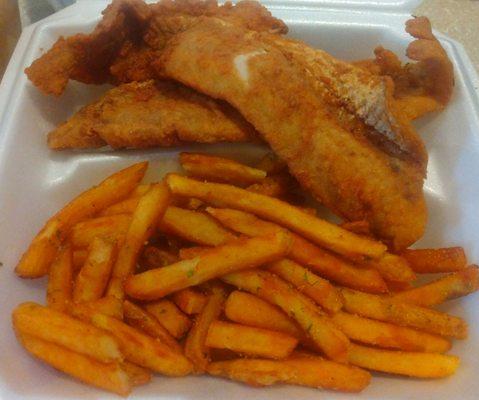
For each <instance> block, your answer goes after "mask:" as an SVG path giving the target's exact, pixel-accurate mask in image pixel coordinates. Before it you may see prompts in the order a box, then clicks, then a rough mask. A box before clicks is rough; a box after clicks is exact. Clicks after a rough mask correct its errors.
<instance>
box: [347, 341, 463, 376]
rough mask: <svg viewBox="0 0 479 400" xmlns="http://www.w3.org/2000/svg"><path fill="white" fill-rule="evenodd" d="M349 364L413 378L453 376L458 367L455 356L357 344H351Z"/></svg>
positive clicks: (457, 359) (457, 360)
mask: <svg viewBox="0 0 479 400" xmlns="http://www.w3.org/2000/svg"><path fill="white" fill-rule="evenodd" d="M349 362H350V363H351V364H353V365H356V366H358V367H362V368H366V369H370V370H373V371H380V372H386V373H389V374H398V375H406V376H412V377H415V378H443V377H446V376H449V375H452V374H454V373H455V372H456V369H457V367H458V366H459V358H458V357H456V356H449V355H445V354H436V353H408V352H403V351H392V350H383V349H374V348H372V347H366V346H359V345H357V344H351V348H350V351H349Z"/></svg>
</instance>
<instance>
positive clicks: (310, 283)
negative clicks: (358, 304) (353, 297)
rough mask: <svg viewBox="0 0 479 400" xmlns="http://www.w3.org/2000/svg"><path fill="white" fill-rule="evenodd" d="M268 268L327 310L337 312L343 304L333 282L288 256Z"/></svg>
mask: <svg viewBox="0 0 479 400" xmlns="http://www.w3.org/2000/svg"><path fill="white" fill-rule="evenodd" d="M268 270H269V271H270V272H273V273H274V274H276V275H278V276H279V277H281V278H283V279H284V280H285V281H286V282H289V283H291V284H292V285H293V286H295V287H296V289H298V291H300V292H301V293H303V294H305V295H306V296H309V297H310V298H312V299H313V300H314V301H315V302H316V303H317V304H319V305H320V306H321V307H323V308H324V309H325V310H327V311H329V312H332V313H335V312H337V311H339V310H340V309H341V307H342V306H343V304H342V301H341V298H340V296H339V293H338V292H337V290H336V289H335V287H334V286H333V285H331V283H329V282H328V281H327V280H325V279H323V278H320V277H319V276H317V275H315V274H313V273H312V272H310V271H309V270H308V269H306V268H304V267H302V266H301V265H299V264H298V263H296V262H294V261H291V260H288V259H286V258H284V259H282V260H279V261H275V262H274V263H272V264H271V265H270V266H269V267H268Z"/></svg>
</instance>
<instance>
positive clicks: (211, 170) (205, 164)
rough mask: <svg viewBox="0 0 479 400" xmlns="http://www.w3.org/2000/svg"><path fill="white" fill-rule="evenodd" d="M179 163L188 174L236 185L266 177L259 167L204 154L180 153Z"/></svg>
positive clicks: (258, 180)
mask: <svg viewBox="0 0 479 400" xmlns="http://www.w3.org/2000/svg"><path fill="white" fill-rule="evenodd" d="M180 164H181V166H182V167H183V169H184V170H185V171H186V172H187V174H188V175H191V176H194V177H196V178H201V179H207V180H211V181H213V182H226V183H231V184H233V185H237V186H248V185H252V184H253V183H257V182H261V181H262V180H263V179H264V178H266V172H265V171H263V170H261V169H256V168H252V167H248V166H247V165H244V164H240V163H239V162H236V161H233V160H230V159H228V158H223V157H217V156H210V155H206V154H196V153H180Z"/></svg>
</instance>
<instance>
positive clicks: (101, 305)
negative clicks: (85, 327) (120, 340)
mask: <svg viewBox="0 0 479 400" xmlns="http://www.w3.org/2000/svg"><path fill="white" fill-rule="evenodd" d="M69 312H70V314H71V315H73V316H75V317H77V318H79V319H82V320H84V321H90V319H91V316H92V315H93V314H96V313H100V314H105V315H109V316H110V317H113V318H116V319H123V305H122V304H121V301H120V300H118V299H117V298H116V297H113V296H106V297H102V298H101V299H98V300H94V301H88V302H86V303H80V304H72V306H71V307H70V310H69Z"/></svg>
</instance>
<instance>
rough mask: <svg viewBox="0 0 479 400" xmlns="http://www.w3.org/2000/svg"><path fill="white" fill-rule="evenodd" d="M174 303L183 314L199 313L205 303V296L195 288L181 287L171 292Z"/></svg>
mask: <svg viewBox="0 0 479 400" xmlns="http://www.w3.org/2000/svg"><path fill="white" fill-rule="evenodd" d="M172 299H173V301H174V303H175V304H176V305H177V306H178V307H179V308H180V310H181V311H183V312H184V313H185V314H188V315H191V314H199V313H200V312H201V310H202V309H203V307H204V306H205V304H206V301H207V296H206V295H205V294H203V293H201V292H199V291H197V290H193V289H190V288H188V289H183V290H179V291H178V292H175V293H173V296H172Z"/></svg>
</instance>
